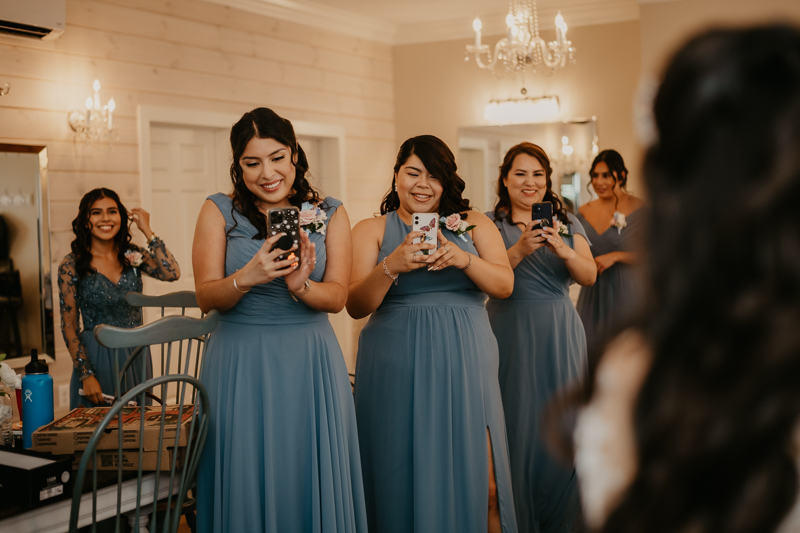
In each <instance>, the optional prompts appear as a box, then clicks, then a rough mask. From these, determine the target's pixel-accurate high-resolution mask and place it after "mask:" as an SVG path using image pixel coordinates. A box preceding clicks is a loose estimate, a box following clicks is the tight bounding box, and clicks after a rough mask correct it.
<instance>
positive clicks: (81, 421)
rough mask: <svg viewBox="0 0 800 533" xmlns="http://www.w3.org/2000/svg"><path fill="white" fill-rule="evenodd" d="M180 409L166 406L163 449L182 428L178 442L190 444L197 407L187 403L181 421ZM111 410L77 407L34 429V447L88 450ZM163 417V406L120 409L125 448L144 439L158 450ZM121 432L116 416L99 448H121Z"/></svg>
mask: <svg viewBox="0 0 800 533" xmlns="http://www.w3.org/2000/svg"><path fill="white" fill-rule="evenodd" d="M178 408H179V406H177V405H168V406H167V407H166V412H165V413H164V416H165V417H166V419H167V425H166V426H165V427H164V440H163V443H162V447H163V448H171V447H173V446H175V435H176V433H178V428H179V427H180V432H179V436H178V443H177V445H178V446H186V440H187V438H188V433H189V425H190V424H191V420H192V413H193V410H194V406H193V405H186V406H184V408H183V416H182V418H181V420H180V424H178ZM109 409H111V408H110V407H90V408H78V409H73V410H72V411H70V412H69V413H68V414H67V415H65V416H63V417H62V418H59V419H58V420H55V421H54V422H51V423H50V424H47V425H46V426H42V427H40V428H39V429H37V430H36V431H34V432H33V448H32V449H34V450H37V451H43V452H50V453H55V454H71V453H75V452H78V451H82V450H85V449H86V446H87V445H88V444H89V439H91V438H92V435H93V434H94V430H95V429H96V428H97V426H99V425H100V422H101V421H102V420H103V417H104V416H105V415H106V413H108V411H109ZM142 416H144V431H143V432H140V429H141V420H142ZM161 416H162V414H161V407H159V406H152V407H144V408H141V407H125V408H123V409H122V411H121V412H120V418H121V419H122V447H123V448H124V449H138V448H139V443H140V441H143V443H144V449H145V450H147V451H151V450H157V449H158V440H159V432H160V425H161ZM119 431H120V430H119V424H118V421H117V419H116V418H115V419H114V420H112V421H111V423H110V424H109V425H108V429H107V430H106V434H105V435H103V438H102V439H100V442H99V443H98V445H97V449H98V450H115V449H117V447H118V445H119ZM140 433H141V434H140Z"/></svg>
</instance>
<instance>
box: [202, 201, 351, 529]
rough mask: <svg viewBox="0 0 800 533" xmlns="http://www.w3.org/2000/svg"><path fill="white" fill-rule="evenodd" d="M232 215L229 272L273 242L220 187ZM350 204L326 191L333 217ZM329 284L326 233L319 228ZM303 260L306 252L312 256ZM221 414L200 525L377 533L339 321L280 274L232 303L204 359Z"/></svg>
mask: <svg viewBox="0 0 800 533" xmlns="http://www.w3.org/2000/svg"><path fill="white" fill-rule="evenodd" d="M209 199H210V200H212V201H213V202H214V203H215V204H216V206H217V207H218V208H219V210H220V212H221V213H222V215H223V217H224V218H225V231H226V233H227V245H226V250H225V276H230V275H231V274H233V273H234V272H236V271H237V270H239V269H241V268H242V267H243V266H244V265H245V264H247V262H248V261H250V259H251V258H252V257H253V256H254V255H255V254H256V252H258V250H259V249H260V248H261V246H262V245H263V244H264V240H263V239H258V240H254V239H253V238H252V237H253V236H254V235H255V234H256V233H257V230H256V228H255V227H254V226H253V225H252V224H251V223H250V221H249V220H248V219H247V218H246V217H245V216H243V215H242V214H241V213H240V212H238V211H236V210H234V209H232V207H233V206H232V200H231V198H229V197H228V196H227V195H225V194H222V193H218V194H215V195H213V196H210V197H209ZM340 205H341V202H339V201H338V200H335V199H333V198H330V197H329V198H326V199H325V200H324V201H323V202H322V203H321V207H322V209H323V210H324V211H325V212H326V214H327V216H328V219H330V217H332V216H333V213H334V211H336V209H337V208H338V207H339V206H340ZM309 239H310V240H311V242H313V243H314V244H315V249H316V260H317V263H316V266H315V268H314V271H313V272H312V273H311V276H310V277H309V279H311V280H312V281H316V282H321V281H322V280H323V277H324V275H325V268H326V264H327V252H326V247H325V234H324V233H322V232H320V231H319V230H318V231H316V232H313V233H311V234H310V235H309ZM301 259H302V258H301ZM201 379H202V382H203V384H204V385H205V387H206V390H207V392H208V396H209V399H210V402H211V410H210V416H211V423H210V426H209V432H208V438H207V439H206V443H205V448H204V450H203V455H202V457H201V460H200V466H199V469H198V474H197V500H198V501H197V531H198V532H200V533H208V532H214V533H228V532H231V533H232V532H273V533H279V532H280V533H285V532H293V533H318V532H323V531H324V532H334V533H350V532H353V533H355V532H363V533H366V531H367V526H366V513H365V511H364V491H363V488H362V487H363V485H362V480H361V463H360V458H359V451H358V434H357V431H356V418H355V411H354V408H353V395H352V392H351V388H350V378H349V376H348V373H347V367H346V365H345V361H344V356H343V355H342V351H341V348H340V347H339V343H338V342H337V340H336V336H335V334H334V332H333V328H332V327H331V324H330V322H329V320H328V314H327V313H325V312H322V311H316V310H314V309H312V308H311V307H309V306H307V305H306V304H304V303H303V302H302V301H299V302H298V301H294V300H293V299H292V297H291V296H290V294H289V291H288V288H287V286H286V282H285V280H284V279H283V278H282V277H280V278H277V279H274V280H272V281H270V282H269V283H265V284H263V285H257V286H255V287H253V288H252V289H250V291H248V292H247V293H246V294H244V295H242V297H241V299H239V301H238V302H237V304H236V305H235V306H233V307H232V308H231V309H228V310H227V311H224V312H222V313H221V319H220V323H219V326H217V329H216V330H215V331H214V332H213V333H212V334H211V336H210V338H209V341H208V347H207V349H206V353H205V361H204V363H203V375H202V376H201Z"/></svg>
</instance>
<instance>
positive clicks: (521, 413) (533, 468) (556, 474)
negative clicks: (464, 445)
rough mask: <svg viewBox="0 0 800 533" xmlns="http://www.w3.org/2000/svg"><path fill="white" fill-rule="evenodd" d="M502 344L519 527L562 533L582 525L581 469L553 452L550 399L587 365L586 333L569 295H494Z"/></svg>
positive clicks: (492, 312) (492, 309) (493, 316)
mask: <svg viewBox="0 0 800 533" xmlns="http://www.w3.org/2000/svg"><path fill="white" fill-rule="evenodd" d="M487 310H488V311H489V320H491V324H492V329H493V330H494V333H495V335H496V336H497V342H498V345H499V347H500V389H501V390H502V394H503V408H504V410H505V416H506V428H507V431H508V447H509V452H510V463H511V472H512V476H511V479H512V481H513V487H514V502H515V505H516V510H517V523H518V525H519V530H520V531H525V532H536V533H539V532H547V533H556V532H558V533H564V532H569V531H577V530H579V527H580V525H581V511H580V497H579V492H578V486H577V479H576V475H575V469H574V467H572V466H564V465H563V464H561V463H560V462H559V461H558V460H557V459H556V458H555V457H553V456H552V455H551V454H550V453H549V452H548V450H547V446H546V445H545V442H544V438H543V436H542V431H543V428H542V427H541V425H540V421H541V418H542V415H543V414H544V411H545V409H546V408H547V405H548V403H549V402H550V401H551V400H552V399H553V397H554V396H555V395H556V394H557V393H558V392H559V391H561V390H563V389H564V388H565V387H567V386H569V385H574V384H576V382H577V380H578V379H579V378H580V376H582V375H583V373H584V371H585V368H586V337H585V336H584V332H583V325H582V324H581V320H580V318H579V317H578V314H577V312H576V311H575V308H574V306H573V305H572V302H571V301H570V299H569V298H552V299H535V300H534V299H531V300H522V299H520V300H513V299H510V300H490V301H489V303H488V304H487Z"/></svg>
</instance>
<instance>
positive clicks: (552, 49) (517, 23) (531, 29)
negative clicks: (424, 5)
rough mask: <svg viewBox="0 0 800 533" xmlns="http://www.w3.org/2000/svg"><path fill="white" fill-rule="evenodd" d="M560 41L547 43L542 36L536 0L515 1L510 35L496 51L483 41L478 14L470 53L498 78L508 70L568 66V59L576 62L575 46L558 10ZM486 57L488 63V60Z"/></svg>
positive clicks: (510, 15) (511, 6) (508, 26)
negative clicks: (568, 35) (568, 36)
mask: <svg viewBox="0 0 800 533" xmlns="http://www.w3.org/2000/svg"><path fill="white" fill-rule="evenodd" d="M555 26H556V40H555V41H551V42H545V40H544V39H542V38H541V37H539V14H538V12H537V10H536V0H511V2H510V3H509V6H508V15H506V36H505V38H503V39H500V40H499V41H498V42H497V44H495V46H494V54H493V53H492V50H491V48H490V47H489V46H488V45H485V44H482V43H481V30H482V29H483V23H482V22H481V19H480V18H478V17H475V20H473V21H472V29H473V31H474V32H475V44H474V45H467V54H468V55H467V56H466V57H465V61H469V54H473V56H474V57H475V62H476V63H477V64H478V66H479V67H480V68H485V69H488V70H490V71H492V72H493V73H494V75H495V76H497V77H498V78H500V77H502V76H503V75H504V74H506V73H510V74H517V73H523V72H524V71H525V70H527V69H530V70H531V71H532V72H534V73H536V72H540V71H547V74H551V73H552V72H554V71H556V70H559V69H561V68H564V66H565V65H566V64H567V61H569V62H570V63H575V48H574V47H573V46H572V42H571V41H570V40H569V39H567V23H566V22H565V21H564V17H563V16H561V11H559V12H558V14H557V15H556V18H555ZM484 57H485V58H486V61H487V62H484Z"/></svg>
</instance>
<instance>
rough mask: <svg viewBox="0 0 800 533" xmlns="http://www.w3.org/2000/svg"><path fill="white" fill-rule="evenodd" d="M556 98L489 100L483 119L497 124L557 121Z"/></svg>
mask: <svg viewBox="0 0 800 533" xmlns="http://www.w3.org/2000/svg"><path fill="white" fill-rule="evenodd" d="M558 111H559V103H558V97H557V96H540V97H536V98H532V97H525V98H509V99H507V100H490V101H489V103H488V104H486V110H485V111H484V114H483V118H485V119H486V120H488V121H490V122H495V123H498V124H531V123H537V122H554V121H556V120H558Z"/></svg>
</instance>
